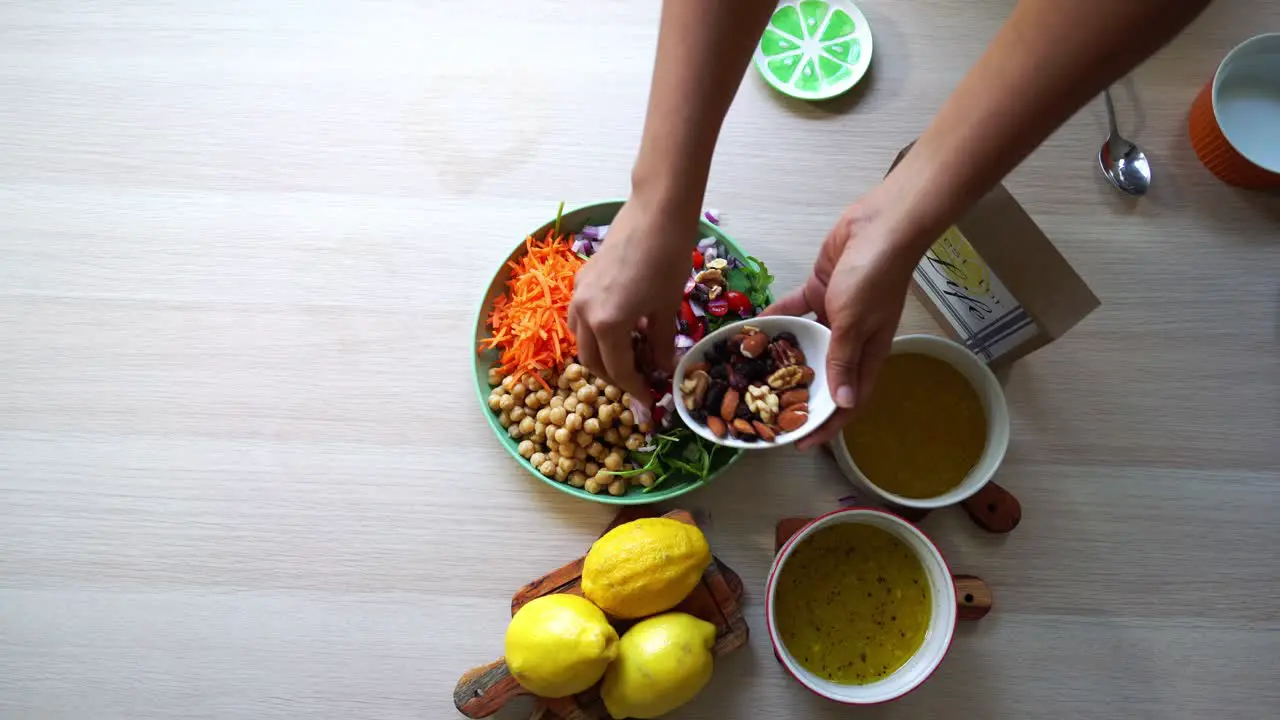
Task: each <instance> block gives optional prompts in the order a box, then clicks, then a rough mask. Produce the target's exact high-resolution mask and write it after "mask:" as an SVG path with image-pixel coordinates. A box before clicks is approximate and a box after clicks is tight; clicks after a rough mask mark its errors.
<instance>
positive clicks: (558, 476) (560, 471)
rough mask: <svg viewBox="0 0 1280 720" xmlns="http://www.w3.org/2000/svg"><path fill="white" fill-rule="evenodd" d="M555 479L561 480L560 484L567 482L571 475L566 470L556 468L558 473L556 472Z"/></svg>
mask: <svg viewBox="0 0 1280 720" xmlns="http://www.w3.org/2000/svg"><path fill="white" fill-rule="evenodd" d="M555 478H556V480H559V481H560V482H564V481H566V480H568V479H569V473H568V472H567V471H566V470H564V469H562V468H556V471H555Z"/></svg>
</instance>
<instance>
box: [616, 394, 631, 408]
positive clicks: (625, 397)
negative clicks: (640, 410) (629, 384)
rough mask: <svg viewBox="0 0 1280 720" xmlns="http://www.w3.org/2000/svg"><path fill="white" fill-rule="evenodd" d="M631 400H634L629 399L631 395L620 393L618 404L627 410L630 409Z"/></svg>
mask: <svg viewBox="0 0 1280 720" xmlns="http://www.w3.org/2000/svg"><path fill="white" fill-rule="evenodd" d="M633 399H634V398H632V397H631V393H629V392H624V393H622V397H620V398H618V402H620V403H622V407H624V408H628V407H631V401H632V400H633Z"/></svg>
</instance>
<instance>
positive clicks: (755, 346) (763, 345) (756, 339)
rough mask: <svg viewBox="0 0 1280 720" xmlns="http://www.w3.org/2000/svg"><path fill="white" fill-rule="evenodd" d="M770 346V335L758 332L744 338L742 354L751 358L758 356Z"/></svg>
mask: <svg viewBox="0 0 1280 720" xmlns="http://www.w3.org/2000/svg"><path fill="white" fill-rule="evenodd" d="M768 347H769V336H768V335H766V334H764V333H762V332H757V333H753V334H751V335H748V336H746V337H745V338H743V339H742V348H741V351H742V354H743V355H745V356H746V357H749V358H753V359H754V358H758V357H760V356H761V355H763V354H764V351H765V350H766V349H767V348H768Z"/></svg>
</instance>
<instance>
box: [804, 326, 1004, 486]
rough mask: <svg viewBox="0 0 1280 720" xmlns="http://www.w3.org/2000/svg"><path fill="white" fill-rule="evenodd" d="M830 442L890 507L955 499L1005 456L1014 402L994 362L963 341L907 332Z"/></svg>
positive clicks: (843, 465) (859, 481)
mask: <svg viewBox="0 0 1280 720" xmlns="http://www.w3.org/2000/svg"><path fill="white" fill-rule="evenodd" d="M830 447H831V451H832V453H833V454H834V455H835V458H836V463H837V464H839V466H840V469H841V471H842V472H843V473H844V475H845V477H847V478H848V479H849V480H850V481H852V482H853V483H854V485H856V486H858V487H859V488H861V489H863V490H866V491H867V492H869V493H871V494H872V495H874V496H875V497H877V498H879V499H880V500H881V501H883V502H885V503H887V504H888V505H889V506H890V507H893V506H898V507H909V508H921V509H932V508H939V507H944V506H947V505H954V504H956V503H959V502H962V501H964V500H966V499H967V498H969V497H970V496H971V495H973V494H974V493H976V492H978V491H979V490H981V489H982V486H983V485H986V484H987V483H988V482H989V481H990V480H991V478H992V476H993V475H995V472H996V470H997V469H998V468H999V467H1000V463H1001V462H1003V461H1004V456H1005V452H1006V451H1007V450H1008V448H1009V409H1008V406H1007V405H1006V404H1005V399H1004V391H1003V390H1001V389H1000V383H999V381H997V380H996V376H995V375H994V374H993V373H992V372H991V369H990V368H988V367H987V364H986V363H985V362H983V361H982V359H981V358H979V357H978V356H977V355H974V354H973V353H972V352H969V350H968V349H967V348H965V347H964V346H963V345H961V344H959V343H956V342H952V341H951V340H948V339H946V338H942V337H938V336H936V335H903V336H900V337H897V338H894V340H893V348H892V350H891V351H890V354H889V357H888V358H887V359H886V360H885V364H884V367H882V368H881V370H880V373H879V376H878V377H877V379H876V385H875V388H873V389H872V391H871V396H870V397H868V398H867V399H866V400H865V401H864V402H863V403H862V405H861V406H860V407H859V408H858V412H857V415H856V416H855V417H854V419H853V421H852V422H850V423H849V424H848V425H846V426H845V428H844V430H843V431H842V432H841V434H840V435H838V436H836V439H835V440H833V441H832V442H831V444H830Z"/></svg>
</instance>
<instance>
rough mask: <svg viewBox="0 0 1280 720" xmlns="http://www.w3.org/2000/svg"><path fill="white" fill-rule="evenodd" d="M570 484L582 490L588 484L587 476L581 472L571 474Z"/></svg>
mask: <svg viewBox="0 0 1280 720" xmlns="http://www.w3.org/2000/svg"><path fill="white" fill-rule="evenodd" d="M569 484H570V485H572V486H574V487H576V488H580V487H582V486H583V485H586V484H587V476H586V475H585V474H583V472H582V471H581V470H575V471H573V472H571V473H569Z"/></svg>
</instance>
